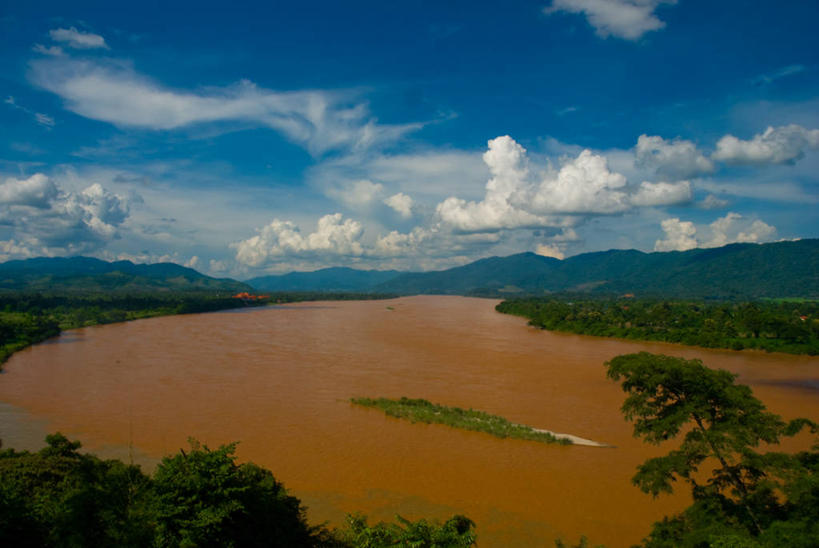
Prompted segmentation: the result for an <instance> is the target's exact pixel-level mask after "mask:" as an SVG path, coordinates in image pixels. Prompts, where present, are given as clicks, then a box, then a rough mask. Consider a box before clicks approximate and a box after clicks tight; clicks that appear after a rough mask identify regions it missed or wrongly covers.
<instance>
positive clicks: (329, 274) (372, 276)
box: [245, 267, 400, 292]
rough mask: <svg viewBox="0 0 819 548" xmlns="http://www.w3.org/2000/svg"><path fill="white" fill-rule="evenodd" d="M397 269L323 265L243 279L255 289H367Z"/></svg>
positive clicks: (388, 276) (392, 275)
mask: <svg viewBox="0 0 819 548" xmlns="http://www.w3.org/2000/svg"><path fill="white" fill-rule="evenodd" d="M399 274H400V272H398V271H397V270H356V269H354V268H344V267H333V268H323V269H321V270H316V271H315V272H291V273H289V274H282V275H280V276H262V277H259V278H252V279H250V280H247V281H246V282H245V283H247V284H248V285H251V286H253V288H254V289H255V290H256V291H355V292H359V291H369V290H371V289H372V288H373V287H374V286H376V285H378V284H381V283H384V282H386V281H388V280H391V279H393V278H395V277H396V276H398V275H399Z"/></svg>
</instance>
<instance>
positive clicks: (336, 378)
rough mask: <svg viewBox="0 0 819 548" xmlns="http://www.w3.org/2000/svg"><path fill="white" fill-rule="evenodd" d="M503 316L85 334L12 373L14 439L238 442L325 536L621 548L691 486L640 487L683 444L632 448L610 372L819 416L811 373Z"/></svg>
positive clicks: (327, 312)
mask: <svg viewBox="0 0 819 548" xmlns="http://www.w3.org/2000/svg"><path fill="white" fill-rule="evenodd" d="M495 304H496V301H492V300H485V299H470V298H462V297H435V296H425V297H411V298H402V299H395V300H389V301H360V302H327V303H303V304H298V305H288V306H283V307H274V308H264V309H246V310H240V311H227V312H219V313H210V314H200V315H192V316H169V317H162V318H154V319H149V320H140V321H135V322H129V323H122V324H115V325H108V326H99V327H91V328H86V329H79V330H73V331H70V332H66V333H64V334H63V335H61V336H60V337H59V338H57V339H54V340H52V341H48V342H46V343H43V344H40V345H37V346H34V347H32V348H29V349H27V350H24V351H22V352H19V353H18V354H15V355H14V356H13V357H12V359H11V360H9V362H8V363H7V364H6V365H5V371H4V373H3V374H2V375H0V402H2V403H0V438H3V439H4V441H5V445H6V446H17V447H20V448H23V447H37V446H40V445H42V441H41V440H42V435H43V433H44V432H52V431H56V430H59V431H61V432H63V433H65V434H67V435H69V436H70V437H72V438H76V439H79V440H81V441H82V442H83V445H84V447H85V448H86V449H87V450H90V451H93V452H98V453H99V454H101V455H104V456H111V457H118V458H125V459H127V458H134V459H135V461H136V462H139V463H142V464H143V465H145V466H146V467H147V468H150V467H152V466H153V465H155V463H156V462H157V460H158V459H159V458H160V457H161V456H162V455H166V454H169V453H172V452H176V451H177V450H178V449H180V448H183V447H187V441H186V440H187V438H188V437H189V436H194V437H196V438H198V439H199V440H200V441H202V442H204V443H206V444H208V445H209V446H211V447H215V446H218V445H219V444H221V443H227V442H230V441H234V440H237V441H240V445H239V449H238V454H239V457H240V459H243V460H252V461H254V462H256V463H258V464H260V465H263V466H265V467H267V468H269V469H271V470H272V471H273V473H274V474H275V475H276V477H277V478H278V479H279V480H281V481H282V482H284V484H285V485H286V486H287V487H288V488H289V489H290V491H291V492H292V493H293V494H294V495H296V496H298V497H300V498H301V499H302V501H303V502H304V503H305V504H306V505H307V506H308V507H309V510H308V517H309V519H310V520H311V522H322V521H328V522H329V523H330V524H331V525H338V524H341V523H342V522H343V519H344V515H345V514H346V513H348V512H354V511H361V512H363V513H365V514H367V515H369V516H370V518H371V519H374V520H382V519H384V520H389V519H392V518H393V516H394V515H395V514H396V513H398V514H401V515H402V516H404V517H407V518H411V519H416V518H419V517H424V516H427V517H435V518H439V519H444V518H446V517H449V516H450V515H452V514H453V513H463V514H465V515H467V516H469V517H470V518H472V519H473V520H474V521H475V522H476V523H477V524H478V535H479V544H480V546H483V547H492V546H552V545H553V539H554V538H556V537H562V538H564V539H565V540H571V541H577V539H578V538H579V536H580V535H581V534H585V535H587V536H588V537H589V540H590V541H592V542H593V543H606V544H607V546H610V547H618V546H627V545H629V544H630V543H634V542H637V541H639V539H640V538H642V537H643V536H644V535H645V534H646V533H647V532H648V529H649V525H650V523H651V522H653V521H654V520H657V519H659V518H660V517H662V516H663V515H666V514H669V513H671V512H674V511H676V510H679V509H681V508H682V507H683V506H684V505H685V504H686V503H687V501H688V499H687V496H686V495H685V494H684V493H683V492H682V491H684V488H683V489H682V490H681V493H679V494H675V495H673V496H665V497H660V498H658V499H652V498H651V497H650V496H649V495H645V494H643V493H641V492H640V491H639V490H638V489H637V488H635V487H634V486H632V485H631V483H630V478H631V476H632V475H633V473H634V470H635V467H636V466H637V465H638V464H639V463H640V462H642V461H643V460H645V459H646V458H647V457H649V456H652V455H656V454H660V453H663V452H665V451H667V450H668V449H669V448H670V447H671V446H665V447H660V448H654V447H649V446H646V445H644V444H643V443H641V442H640V441H638V440H635V439H634V438H632V435H631V426H630V425H629V424H628V423H626V422H625V421H624V420H623V418H622V416H621V414H620V412H619V407H620V405H621V404H622V401H623V397H624V396H623V393H622V392H621V391H620V388H619V386H618V385H617V384H615V383H613V382H611V381H609V380H607V379H606V377H605V369H604V367H603V363H604V362H605V361H606V360H608V359H610V358H612V357H614V356H617V355H619V354H623V353H628V352H637V351H641V350H647V351H650V352H662V353H666V354H672V355H677V356H683V357H686V358H694V357H696V358H701V359H702V360H703V361H704V362H705V363H706V365H709V366H712V367H722V368H726V369H729V370H731V371H733V372H735V373H738V374H739V375H740V382H744V383H746V384H750V385H751V386H752V387H753V389H754V392H755V394H756V395H757V396H758V397H760V398H761V399H762V400H763V401H764V402H765V403H766V404H767V405H768V407H769V408H770V409H772V410H773V411H775V412H777V413H779V414H781V415H783V416H784V417H785V418H793V417H796V416H807V417H809V418H813V419H819V397H817V396H819V390H817V386H819V383H818V382H817V381H818V380H819V359H817V358H809V357H803V356H788V355H782V354H764V353H757V352H731V351H713V350H704V349H694V348H686V347H682V346H677V345H671V344H664V343H633V342H626V341H620V340H610V339H602V338H593V337H586V336H578V335H570V334H558V333H550V332H546V331H539V330H536V329H533V328H531V327H528V326H527V325H526V321H525V320H524V319H521V318H517V317H512V316H507V315H503V314H499V313H497V312H495V311H494V305H495ZM354 396H371V397H378V396H385V397H400V396H408V397H414V398H426V399H428V400H431V401H433V402H436V403H441V404H446V405H453V406H459V407H472V408H475V409H480V410H483V411H487V412H489V413H494V414H498V415H502V416H504V417H506V418H508V419H509V420H511V421H513V422H518V423H523V424H528V425H531V426H534V427H537V428H546V429H549V430H554V431H558V432H564V433H570V434H575V435H578V436H581V437H584V438H589V439H592V440H596V441H600V442H605V443H609V444H612V445H614V446H616V447H614V448H595V447H580V446H568V447H564V446H551V445H545V444H539V443H535V442H526V441H519V440H500V439H496V438H493V437H491V436H488V435H486V434H481V433H474V432H462V431H458V430H453V429H449V428H447V427H445V426H440V425H422V424H411V423H409V422H404V421H400V420H398V419H392V418H388V417H386V416H384V415H383V414H382V413H381V412H380V411H376V410H371V409H364V408H360V407H355V406H352V405H351V404H350V403H349V398H351V397H354ZM809 443H810V440H809V439H807V438H800V439H799V440H796V441H795V442H791V446H792V447H796V446H807V445H808V444H809Z"/></svg>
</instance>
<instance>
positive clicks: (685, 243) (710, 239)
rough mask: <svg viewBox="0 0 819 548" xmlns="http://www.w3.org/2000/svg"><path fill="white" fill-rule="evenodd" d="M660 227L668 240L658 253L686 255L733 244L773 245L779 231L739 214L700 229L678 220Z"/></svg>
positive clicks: (658, 247) (658, 243)
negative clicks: (772, 240) (695, 249)
mask: <svg viewBox="0 0 819 548" xmlns="http://www.w3.org/2000/svg"><path fill="white" fill-rule="evenodd" d="M661 226H662V229H663V232H664V233H665V239H662V240H657V241H656V242H655V244H654V250H655V251H686V250H689V249H694V248H697V247H703V248H707V247H721V246H724V245H728V244H732V243H760V242H765V241H770V240H771V238H772V237H773V236H774V234H776V227H773V226H771V225H769V224H767V223H765V222H763V221H761V220H760V219H753V220H752V219H746V218H745V217H743V216H742V215H740V214H739V213H728V214H727V215H725V217H720V218H718V219H717V220H715V221H714V222H712V223H711V224H710V225H708V226H707V227H700V228H697V227H696V226H695V225H694V223H692V222H690V221H680V219H678V218H671V219H665V220H664V221H662V223H661ZM698 233H699V234H700V237H699V238H698V237H697V235H698Z"/></svg>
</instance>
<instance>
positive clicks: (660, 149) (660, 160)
mask: <svg viewBox="0 0 819 548" xmlns="http://www.w3.org/2000/svg"><path fill="white" fill-rule="evenodd" d="M634 155H635V157H636V160H637V161H636V163H637V165H638V166H639V167H646V168H651V169H655V170H656V171H657V173H658V174H659V175H661V176H663V177H667V178H669V179H671V180H674V181H679V180H681V179H688V178H691V177H696V176H698V175H702V174H704V173H711V172H713V171H714V163H713V162H712V161H711V160H709V159H708V158H706V157H705V156H703V154H702V153H701V152H700V151H699V150H697V146H696V145H695V144H694V143H692V142H691V141H686V140H684V139H673V140H671V141H667V140H665V139H663V138H662V137H659V136H657V135H652V136H649V135H645V134H643V135H640V137H639V138H638V139H637V146H636V147H635V149H634Z"/></svg>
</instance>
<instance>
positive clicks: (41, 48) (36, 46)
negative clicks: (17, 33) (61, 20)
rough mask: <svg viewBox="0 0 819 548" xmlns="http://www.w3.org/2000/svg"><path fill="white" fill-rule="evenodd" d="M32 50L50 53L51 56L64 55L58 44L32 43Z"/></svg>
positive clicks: (44, 53) (45, 53)
mask: <svg viewBox="0 0 819 548" xmlns="http://www.w3.org/2000/svg"><path fill="white" fill-rule="evenodd" d="M31 49H32V51H35V52H37V53H42V54H43V55H51V56H53V57H59V56H61V55H65V52H64V51H63V48H61V47H60V46H49V47H46V46H44V45H42V44H34V47H32V48H31Z"/></svg>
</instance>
